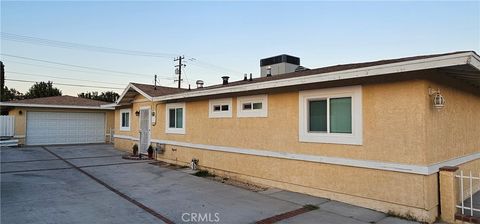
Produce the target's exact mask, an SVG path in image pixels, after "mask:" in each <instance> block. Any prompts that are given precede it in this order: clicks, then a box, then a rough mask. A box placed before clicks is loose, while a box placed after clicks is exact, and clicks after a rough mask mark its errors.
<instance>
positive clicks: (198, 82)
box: [196, 80, 203, 89]
mask: <svg viewBox="0 0 480 224" xmlns="http://www.w3.org/2000/svg"><path fill="white" fill-rule="evenodd" d="M196 84H197V89H198V88H203V81H202V80H197V82H196Z"/></svg>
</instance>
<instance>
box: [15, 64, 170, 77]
mask: <svg viewBox="0 0 480 224" xmlns="http://www.w3.org/2000/svg"><path fill="white" fill-rule="evenodd" d="M7 60H8V61H7V62H8V63H16V64H22V65H29V66H35V67H42V68H50V69H56V70H64V71H73V72H83V73H88V74H100V75H105V73H100V72H91V71H83V70H76V69H68V68H61V67H55V66H47V65H36V64H30V63H25V62H19V61H12V60H10V59H7ZM124 77H125V76H124ZM129 77H130V76H129ZM157 77H158V78H159V79H165V80H172V79H175V77H173V76H157ZM162 77H163V78H162Z"/></svg>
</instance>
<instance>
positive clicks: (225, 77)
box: [222, 76, 230, 85]
mask: <svg viewBox="0 0 480 224" xmlns="http://www.w3.org/2000/svg"><path fill="white" fill-rule="evenodd" d="M228 78H230V77H228V76H222V79H223V85H227V84H228Z"/></svg>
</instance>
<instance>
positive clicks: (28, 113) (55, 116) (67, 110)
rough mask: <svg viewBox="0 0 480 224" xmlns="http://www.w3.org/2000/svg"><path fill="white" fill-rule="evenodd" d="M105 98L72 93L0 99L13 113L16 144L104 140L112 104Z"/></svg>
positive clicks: (97, 141) (75, 142) (110, 127)
mask: <svg viewBox="0 0 480 224" xmlns="http://www.w3.org/2000/svg"><path fill="white" fill-rule="evenodd" d="M105 104H107V102H102V101H97V100H91V99H84V98H79V97H73V96H52V97H43V98H35V99H27V100H16V101H8V102H0V106H1V107H2V108H6V109H7V110H8V111H9V112H8V115H9V116H14V117H15V119H14V121H15V122H14V123H15V135H14V138H16V139H18V140H19V142H20V144H26V145H51V144H82V143H105V142H107V141H109V137H108V136H107V135H108V134H109V133H110V130H111V129H113V127H114V124H113V121H114V111H113V108H103V107H100V106H102V105H105Z"/></svg>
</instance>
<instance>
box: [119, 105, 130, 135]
mask: <svg viewBox="0 0 480 224" xmlns="http://www.w3.org/2000/svg"><path fill="white" fill-rule="evenodd" d="M130 114H131V109H121V110H120V131H130Z"/></svg>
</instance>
